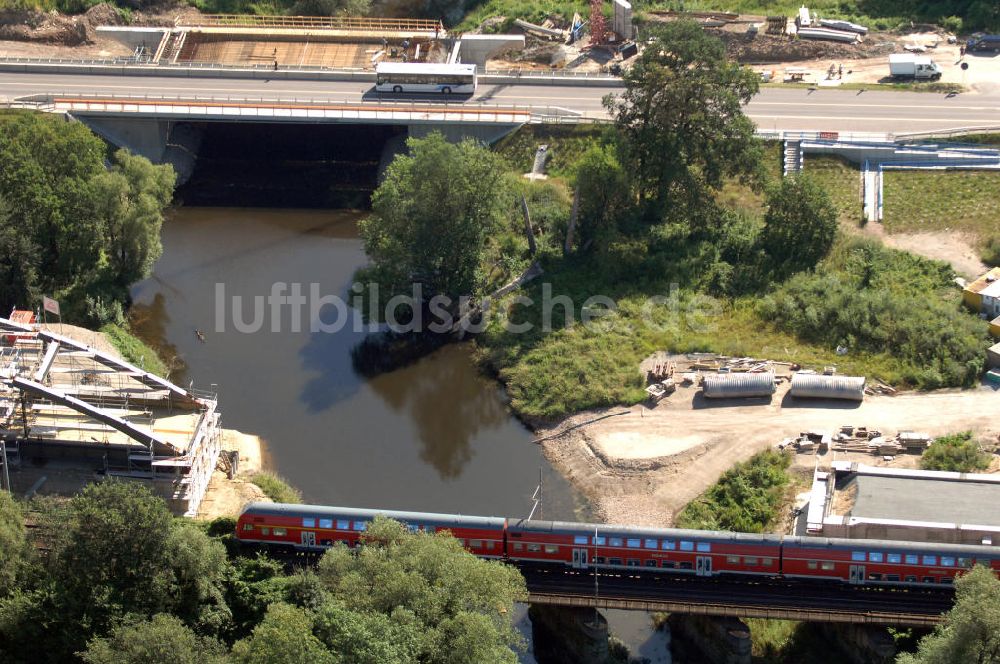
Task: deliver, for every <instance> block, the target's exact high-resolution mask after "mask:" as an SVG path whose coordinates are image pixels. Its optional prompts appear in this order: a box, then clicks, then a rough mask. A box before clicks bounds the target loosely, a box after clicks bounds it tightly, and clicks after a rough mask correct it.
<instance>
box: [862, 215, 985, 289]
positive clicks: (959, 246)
mask: <svg viewBox="0 0 1000 664" xmlns="http://www.w3.org/2000/svg"><path fill="white" fill-rule="evenodd" d="M875 225H878V224H868V226H875ZM882 241H883V242H884V243H885V244H886V245H887V246H890V247H893V248H894V249H903V250H905V251H909V252H911V253H914V254H917V255H919V256H924V257H925V258H933V259H936V260H941V261H946V262H948V263H951V266H952V267H953V268H954V269H955V272H957V273H958V274H959V275H961V276H963V277H965V278H966V279H975V278H976V277H978V276H979V275H981V274H983V273H984V272H986V271H987V270H988V269H989V268H987V267H986V264H985V263H983V262H982V261H981V260H980V259H979V252H977V251H976V249H975V239H974V238H973V237H971V236H969V235H967V234H964V233H959V232H957V231H937V232H929V233H897V234H893V235H888V234H884V235H882Z"/></svg>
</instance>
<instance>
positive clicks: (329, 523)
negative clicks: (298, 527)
mask: <svg viewBox="0 0 1000 664" xmlns="http://www.w3.org/2000/svg"><path fill="white" fill-rule="evenodd" d="M319 527H320V528H326V529H327V530H329V529H330V528H333V519H320V520H319Z"/></svg>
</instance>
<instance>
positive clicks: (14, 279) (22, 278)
mask: <svg viewBox="0 0 1000 664" xmlns="http://www.w3.org/2000/svg"><path fill="white" fill-rule="evenodd" d="M38 258H39V252H38V248H37V247H36V246H35V244H34V242H32V239H31V235H30V234H29V233H26V232H25V229H24V227H23V226H22V225H21V224H19V223H18V219H17V217H15V215H14V213H13V212H12V211H11V208H10V204H9V203H7V201H6V200H4V199H3V197H2V196H0V306H2V307H3V308H4V311H9V310H10V309H11V308H13V307H15V306H18V305H20V306H22V307H24V306H27V305H28V304H29V303H31V302H37V301H38V300H39V299H40V298H41V293H40V292H39V291H38V281H39V275H38Z"/></svg>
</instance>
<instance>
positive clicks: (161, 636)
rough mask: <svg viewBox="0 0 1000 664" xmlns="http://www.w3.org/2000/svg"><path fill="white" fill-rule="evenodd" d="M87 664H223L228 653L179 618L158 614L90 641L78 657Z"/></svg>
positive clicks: (218, 644)
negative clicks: (192, 629)
mask: <svg viewBox="0 0 1000 664" xmlns="http://www.w3.org/2000/svg"><path fill="white" fill-rule="evenodd" d="M79 656H80V658H81V659H82V660H83V661H84V662H86V663H87V664H222V663H223V662H225V661H226V657H225V649H224V648H223V646H222V644H221V643H219V642H218V641H215V640H213V639H209V638H205V637H200V636H198V635H197V634H195V633H194V632H193V631H191V629H189V628H188V627H186V626H185V625H184V623H182V622H181V621H180V620H179V619H178V618H177V617H175V616H172V615H169V614H165V613H159V614H157V615H155V616H153V617H152V619H150V620H145V621H141V622H138V623H135V624H132V625H125V626H120V627H116V628H115V629H113V630H112V631H111V635H110V636H108V637H103V638H97V639H93V640H91V642H90V643H89V644H87V649H86V650H85V651H84V652H81V653H79Z"/></svg>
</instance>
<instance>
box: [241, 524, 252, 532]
mask: <svg viewBox="0 0 1000 664" xmlns="http://www.w3.org/2000/svg"><path fill="white" fill-rule="evenodd" d="M243 530H253V524H252V523H244V524H243Z"/></svg>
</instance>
